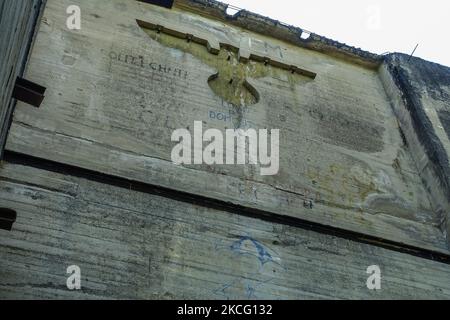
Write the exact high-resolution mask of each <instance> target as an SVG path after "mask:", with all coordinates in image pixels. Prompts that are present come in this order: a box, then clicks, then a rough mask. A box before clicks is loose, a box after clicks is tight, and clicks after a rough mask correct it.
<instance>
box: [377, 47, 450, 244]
mask: <svg viewBox="0 0 450 320" xmlns="http://www.w3.org/2000/svg"><path fill="white" fill-rule="evenodd" d="M380 75H381V78H382V81H383V83H384V86H385V88H386V92H387V93H388V96H389V97H390V99H391V103H392V105H393V108H394V110H395V113H396V115H397V117H398V119H399V123H400V126H401V128H402V130H403V132H404V135H405V139H406V140H407V142H408V145H409V146H410V149H411V150H412V151H413V152H412V155H413V158H414V160H415V163H416V166H417V168H418V170H419V173H420V175H421V177H422V179H423V181H424V182H425V185H426V187H427V189H428V190H429V193H430V195H431V198H432V207H433V209H434V211H435V212H439V214H440V215H441V221H442V222H441V229H442V230H443V231H444V232H445V233H446V234H447V237H448V234H449V231H450V162H449V155H450V140H449V138H450V116H449V115H450V68H448V67H445V66H441V65H438V64H435V63H432V62H428V61H425V60H422V59H419V58H415V57H413V58H409V57H408V56H406V55H402V54H393V55H390V56H388V57H387V58H386V61H385V63H384V64H383V66H382V67H381V68H380Z"/></svg>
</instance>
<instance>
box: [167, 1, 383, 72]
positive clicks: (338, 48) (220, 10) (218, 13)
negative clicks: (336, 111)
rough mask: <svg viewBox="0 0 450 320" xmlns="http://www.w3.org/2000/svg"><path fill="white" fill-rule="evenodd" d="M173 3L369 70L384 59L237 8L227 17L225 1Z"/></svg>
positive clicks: (375, 67) (376, 66)
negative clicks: (235, 11) (304, 35)
mask: <svg viewBox="0 0 450 320" xmlns="http://www.w3.org/2000/svg"><path fill="white" fill-rule="evenodd" d="M174 6H175V7H178V8H181V9H184V10H186V11H193V12H195V13H197V14H200V15H203V16H207V17H213V18H215V19H218V20H221V21H224V22H227V23H229V24H230V25H233V26H236V27H240V28H244V29H247V30H249V31H253V32H256V33H260V34H266V35H267V34H268V35H271V36H272V37H275V38H277V39H280V40H283V41H286V42H288V43H291V44H294V45H297V46H299V47H303V48H306V49H311V50H315V51H318V52H321V53H325V54H328V55H331V56H334V57H337V58H340V59H343V60H348V61H351V62H353V63H356V64H359V65H363V66H365V67H368V68H371V69H377V68H378V67H379V66H380V65H381V63H382V62H383V59H384V57H383V56H382V55H378V54H375V53H371V52H368V51H364V50H362V49H359V48H356V47H352V46H349V45H347V44H344V43H341V42H338V41H335V40H332V39H329V38H326V37H323V36H320V35H317V34H315V33H311V34H310V36H309V38H307V39H303V38H302V37H301V36H302V34H303V33H304V32H305V31H304V30H303V29H301V28H299V27H295V26H292V25H288V24H285V23H282V22H280V21H277V20H274V19H271V18H268V17H265V16H262V15H259V14H256V13H253V12H250V11H247V10H241V11H238V12H237V13H236V14H235V15H233V16H231V15H229V14H227V12H226V11H227V8H228V4H225V3H222V2H219V1H215V0H175V3H174Z"/></svg>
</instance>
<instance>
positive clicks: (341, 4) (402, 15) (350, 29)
mask: <svg viewBox="0 0 450 320" xmlns="http://www.w3.org/2000/svg"><path fill="white" fill-rule="evenodd" d="M224 2H226V3H229V4H232V5H234V6H237V7H240V8H243V9H247V10H250V11H253V12H256V13H259V14H263V15H265V16H269V17H271V18H274V19H277V20H280V21H282V22H286V23H289V24H292V25H295V26H298V27H301V28H304V29H306V30H309V31H312V32H314V33H317V34H320V35H323V36H326V37H329V38H332V39H334V40H337V41H340V42H345V43H347V44H349V45H352V46H355V47H360V48H362V49H365V50H368V51H371V52H374V53H379V54H382V53H384V52H403V53H408V54H409V53H411V52H412V51H413V49H414V47H415V46H416V44H417V43H418V44H419V47H418V49H417V51H416V53H415V56H419V57H421V58H424V59H427V60H430V61H434V62H438V63H440V64H444V65H447V66H450V36H449V35H448V33H449V32H450V1H448V0H428V1H423V0H422V1H418V0H409V1H407V0H345V1H332V0H310V1H299V0H297V1H294V0H225V1H224Z"/></svg>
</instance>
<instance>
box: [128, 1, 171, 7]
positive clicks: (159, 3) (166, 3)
mask: <svg viewBox="0 0 450 320" xmlns="http://www.w3.org/2000/svg"><path fill="white" fill-rule="evenodd" d="M137 1H139V2H145V3H150V4H154V5H155V6H160V7H164V8H168V9H172V6H173V2H174V0H137Z"/></svg>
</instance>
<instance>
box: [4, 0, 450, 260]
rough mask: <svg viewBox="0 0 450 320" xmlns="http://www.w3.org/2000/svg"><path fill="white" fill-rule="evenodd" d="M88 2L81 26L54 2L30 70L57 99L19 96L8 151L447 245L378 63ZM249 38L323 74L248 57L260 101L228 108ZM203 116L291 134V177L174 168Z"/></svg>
mask: <svg viewBox="0 0 450 320" xmlns="http://www.w3.org/2000/svg"><path fill="white" fill-rule="evenodd" d="M78 3H79V4H80V6H81V8H82V19H83V20H82V21H83V26H82V30H80V31H70V30H67V29H66V28H65V20H66V15H65V8H66V7H67V6H68V5H69V4H71V3H70V1H49V3H48V7H47V9H46V12H45V16H44V18H43V22H42V25H41V31H40V33H39V35H38V39H37V43H36V47H35V49H34V52H33V56H32V59H31V61H30V65H29V70H28V73H27V76H28V77H29V78H30V79H31V80H35V81H38V82H40V83H42V84H44V85H46V86H47V87H48V91H47V94H46V95H47V97H46V99H45V101H44V104H43V106H42V108H41V109H39V110H32V109H30V108H27V107H26V106H24V105H21V104H19V105H18V107H17V112H16V115H15V120H14V124H13V126H12V129H11V133H10V137H9V140H8V145H7V148H8V149H9V150H11V151H15V152H19V153H23V154H29V155H32V156H35V157H39V158H46V159H49V160H53V161H57V162H61V163H66V164H70V165H74V166H78V167H83V168H86V169H90V170H94V171H98V172H103V173H107V174H111V175H117V176H120V177H125V178H128V179H131V180H137V181H141V182H144V183H149V184H154V185H158V186H161V187H165V188H171V189H174V190H178V191H183V192H188V193H192V194H195V195H200V196H204V197H209V198H212V199H217V200H221V201H225V202H230V203H233V204H236V205H241V206H244V207H248V208H254V209H258V210H262V211H264V212H267V213H269V214H277V215H285V216H289V217H294V218H299V219H303V220H306V221H311V222H315V223H320V224H323V225H326V226H332V227H336V228H340V229H344V230H349V231H355V232H358V233H362V234H367V235H370V236H375V237H378V238H381V239H386V240H390V241H394V242H397V243H399V244H406V245H410V246H415V247H420V248H425V249H427V250H433V251H439V252H444V253H448V245H447V242H446V238H445V234H444V233H443V232H442V231H441V230H440V229H439V226H440V225H441V216H440V214H439V213H438V212H435V211H434V210H433V208H432V206H431V203H430V200H429V194H428V193H427V191H426V189H425V188H424V186H423V184H422V181H421V178H420V176H419V175H418V170H417V169H416V167H415V164H414V162H413V160H412V157H411V153H410V149H409V148H408V146H406V145H404V141H403V140H402V137H401V134H400V130H399V127H398V123H397V120H396V118H395V116H394V113H393V111H392V109H391V106H390V103H389V100H388V97H387V96H386V93H385V91H384V88H383V85H382V83H381V81H380V79H379V75H378V73H377V70H372V69H368V68H365V67H363V66H361V65H359V64H353V63H349V62H348V61H345V60H340V59H337V58H336V57H334V56H330V55H325V54H323V53H320V52H317V51H312V50H307V49H305V48H302V47H299V46H297V45H293V44H291V43H289V42H284V41H280V40H278V39H274V38H269V37H267V36H264V35H261V34H256V33H254V32H251V31H248V30H246V31H245V32H243V31H242V29H239V28H237V27H235V26H233V25H231V24H227V23H225V22H223V21H221V20H213V19H208V18H206V17H203V16H200V15H197V14H194V13H188V12H186V11H185V10H183V9H182V8H180V7H175V8H174V9H173V10H167V9H163V8H158V7H155V6H151V5H147V4H143V3H139V2H135V1H124V0H114V1H96V2H92V1H78ZM118 10H120V12H121V14H120V15H118V14H117V12H118ZM136 20H140V21H147V22H149V23H155V22H158V21H159V22H161V21H166V24H167V23H168V24H171V25H172V26H171V30H173V29H176V28H179V31H180V32H185V33H186V34H193V35H197V34H202V35H205V34H206V35H207V36H208V37H211V38H213V39H215V40H214V41H216V42H217V43H218V44H219V49H220V52H219V54H217V55H212V54H211V53H210V52H208V50H207V49H206V48H205V47H203V46H202V45H201V44H197V43H195V42H191V43H190V44H189V48H190V50H187V49H183V46H184V45H182V44H181V43H184V42H183V41H184V40H181V39H179V38H177V37H173V36H172V35H168V34H165V33H164V32H162V33H160V34H159V35H157V36H156V35H154V34H151V32H152V31H148V30H143V29H142V28H141V27H140V26H139V25H138V24H137V22H136ZM149 32H150V33H149ZM149 35H150V37H149ZM205 37H206V36H205ZM153 38H154V39H155V40H154V39H153ZM248 39H251V43H253V44H256V45H254V46H246V47H245V50H250V51H251V52H256V53H255V55H256V56H258V55H259V56H261V54H262V55H263V56H264V55H267V56H268V57H274V56H276V57H277V59H278V60H276V61H284V62H285V63H286V65H288V64H293V65H296V66H298V67H301V68H302V69H304V70H309V71H312V72H314V73H316V74H317V76H316V77H315V78H314V79H312V78H311V77H307V76H302V75H300V74H294V75H292V74H291V72H289V71H287V70H283V69H282V68H278V67H277V66H274V65H270V64H268V65H267V66H264V63H263V62H259V61H253V60H251V59H250V61H249V62H248V65H247V66H236V68H237V70H244V69H246V68H248V69H252V68H253V70H256V71H255V73H252V72H249V73H245V76H246V77H247V78H246V81H248V83H250V84H251V86H252V88H254V89H255V90H256V91H257V92H258V98H259V99H258V100H257V103H255V104H252V103H253V102H254V101H253V102H252V100H251V97H250V100H248V101H250V103H249V102H248V101H246V100H245V99H244V103H243V105H242V106H238V107H236V106H235V105H231V104H229V103H226V102H225V101H227V97H228V96H227V92H224V90H225V88H224V87H223V85H220V84H219V85H218V86H217V87H216V88H215V89H214V87H213V85H211V84H210V83H209V81H210V80H211V76H213V75H215V74H217V72H218V70H220V67H221V66H223V64H224V63H226V62H224V61H223V60H222V59H226V57H227V54H226V53H227V50H228V49H227V48H228V47H227V46H223V45H221V44H229V45H233V46H234V47H239V48H241V43H244V42H246V41H247V42H248ZM244 40H245V41H244ZM211 42H213V40H211ZM195 46H199V48H196V47H195ZM262 48H265V49H264V50H263V49H262ZM201 49H202V50H203V51H202V50H201ZM222 51H224V53H225V54H222ZM258 52H259V53H258ZM228 53H230V54H232V52H231V51H230V52H228ZM369 60H370V59H369ZM211 61H212V63H211ZM230 61H231V62H233V63H235V62H236V60H235V59H230ZM274 61H275V59H274ZM214 63H215V65H214ZM215 66H217V67H215ZM255 75H257V76H255ZM231 98H232V97H231ZM231 101H233V100H231ZM197 120H199V121H203V123H204V127H205V129H206V128H217V129H220V130H225V129H226V128H244V129H245V128H254V129H262V128H268V129H281V138H280V139H281V141H280V148H281V149H280V152H281V159H280V167H281V171H280V173H279V174H278V175H277V176H273V177H262V176H260V175H259V170H258V168H255V167H252V166H214V167H211V166H184V167H179V166H175V165H173V164H172V162H171V161H170V154H171V150H172V148H173V146H174V143H172V142H171V141H170V138H171V134H172V132H173V130H175V129H178V128H192V126H193V123H194V121H197ZM305 201H306V202H307V203H309V202H310V201H311V202H312V203H313V206H312V208H310V207H309V206H307V207H305V206H304V203H305Z"/></svg>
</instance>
